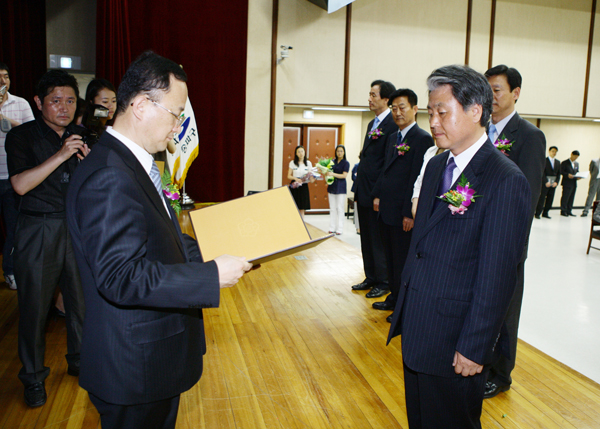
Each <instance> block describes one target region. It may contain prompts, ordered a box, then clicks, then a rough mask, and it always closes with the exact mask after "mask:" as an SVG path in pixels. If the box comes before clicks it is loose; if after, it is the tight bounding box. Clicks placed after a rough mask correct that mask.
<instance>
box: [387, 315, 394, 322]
mask: <svg viewBox="0 0 600 429" xmlns="http://www.w3.org/2000/svg"><path fill="white" fill-rule="evenodd" d="M393 317H394V313H392V314H390V315H389V316H388V317H386V318H385V321H386V322H388V323H392V318H393Z"/></svg>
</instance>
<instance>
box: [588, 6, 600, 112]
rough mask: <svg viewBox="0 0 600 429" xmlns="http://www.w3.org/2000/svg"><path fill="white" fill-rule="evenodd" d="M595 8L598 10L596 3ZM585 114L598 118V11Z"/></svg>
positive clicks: (599, 39) (599, 69)
mask: <svg viewBox="0 0 600 429" xmlns="http://www.w3.org/2000/svg"><path fill="white" fill-rule="evenodd" d="M596 10H598V5H597V6H596ZM599 12H600V11H599ZM586 116H587V117H588V118H600V13H596V22H595V23H594V44H593V46H592V62H591V67H590V86H589V90H588V100H587V112H586Z"/></svg>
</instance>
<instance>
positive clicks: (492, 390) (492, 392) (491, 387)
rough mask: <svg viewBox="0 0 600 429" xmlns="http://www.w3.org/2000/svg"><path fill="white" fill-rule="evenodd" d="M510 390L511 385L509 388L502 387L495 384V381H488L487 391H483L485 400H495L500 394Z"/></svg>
mask: <svg viewBox="0 0 600 429" xmlns="http://www.w3.org/2000/svg"><path fill="white" fill-rule="evenodd" d="M508 389H510V385H509V386H500V385H498V384H496V383H494V382H493V381H486V382H485V390H484V391H483V398H484V399H490V398H493V397H494V396H496V395H497V394H498V393H502V392H506V391H507V390H508Z"/></svg>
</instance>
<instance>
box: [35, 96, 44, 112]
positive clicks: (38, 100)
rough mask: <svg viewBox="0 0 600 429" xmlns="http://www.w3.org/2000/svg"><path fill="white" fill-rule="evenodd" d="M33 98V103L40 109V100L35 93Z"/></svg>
mask: <svg viewBox="0 0 600 429" xmlns="http://www.w3.org/2000/svg"><path fill="white" fill-rule="evenodd" d="M33 100H34V101H35V105H36V106H37V108H38V109H40V111H41V110H42V100H40V97H38V96H37V95H36V96H35V97H33Z"/></svg>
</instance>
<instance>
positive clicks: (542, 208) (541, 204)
mask: <svg viewBox="0 0 600 429" xmlns="http://www.w3.org/2000/svg"><path fill="white" fill-rule="evenodd" d="M549 176H550V177H551V176H554V177H556V184H557V186H558V183H559V182H560V161H559V160H558V159H556V158H554V166H553V165H552V164H551V163H550V158H546V166H545V167H544V176H543V177H542V189H541V193H540V199H539V200H538V205H537V208H536V209H535V215H536V216H539V215H541V214H542V212H543V214H544V216H548V212H549V211H550V209H551V208H552V202H553V201H554V193H555V191H556V187H553V186H550V187H548V186H546V183H548V177H549Z"/></svg>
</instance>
